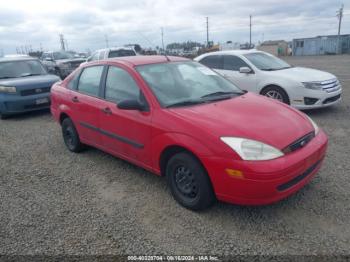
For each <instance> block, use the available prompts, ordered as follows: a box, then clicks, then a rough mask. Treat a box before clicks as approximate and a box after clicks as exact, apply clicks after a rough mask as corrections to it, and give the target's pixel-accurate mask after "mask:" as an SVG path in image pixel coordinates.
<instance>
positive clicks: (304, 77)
mask: <svg viewBox="0 0 350 262" xmlns="http://www.w3.org/2000/svg"><path fill="white" fill-rule="evenodd" d="M267 73H268V74H269V75H271V76H276V77H277V76H279V77H281V76H282V77H285V78H288V79H293V80H295V81H299V82H313V81H325V80H330V79H332V78H336V77H335V76H334V75H332V74H330V73H327V72H324V71H320V70H316V69H312V68H306V67H291V68H288V69H282V70H276V71H267Z"/></svg>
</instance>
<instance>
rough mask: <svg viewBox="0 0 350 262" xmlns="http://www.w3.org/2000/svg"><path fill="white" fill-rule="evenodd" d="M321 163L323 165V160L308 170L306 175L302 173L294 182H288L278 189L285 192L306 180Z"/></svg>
mask: <svg viewBox="0 0 350 262" xmlns="http://www.w3.org/2000/svg"><path fill="white" fill-rule="evenodd" d="M320 163H321V160H319V161H317V162H316V163H315V164H313V165H312V166H310V167H309V168H308V169H306V171H305V172H304V173H302V174H301V175H299V176H297V177H294V178H293V179H292V180H289V181H288V182H286V183H284V184H282V185H279V186H278V187H277V190H278V191H284V190H287V189H289V188H291V187H292V186H294V185H296V184H298V183H299V182H301V181H302V180H304V179H305V178H306V177H307V176H308V175H310V174H311V173H312V172H313V171H314V170H315V169H316V168H317V166H318V165H319V164H320Z"/></svg>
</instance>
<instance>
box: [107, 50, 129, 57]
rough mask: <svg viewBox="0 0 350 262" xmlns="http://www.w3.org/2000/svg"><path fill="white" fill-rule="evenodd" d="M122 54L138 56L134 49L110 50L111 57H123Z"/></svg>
mask: <svg viewBox="0 0 350 262" xmlns="http://www.w3.org/2000/svg"><path fill="white" fill-rule="evenodd" d="M121 56H136V54H135V52H134V51H132V50H126V49H120V50H113V51H110V52H109V55H108V57H109V58H112V57H121Z"/></svg>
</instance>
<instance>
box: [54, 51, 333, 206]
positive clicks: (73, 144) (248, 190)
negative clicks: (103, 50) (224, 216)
mask: <svg viewBox="0 0 350 262" xmlns="http://www.w3.org/2000/svg"><path fill="white" fill-rule="evenodd" d="M51 101H52V103H51V112H52V115H53V116H54V118H55V120H56V121H57V122H59V123H60V124H61V126H62V133H63V139H64V142H65V144H66V146H67V147H68V149H69V150H70V151H73V152H79V151H80V150H82V149H83V147H84V145H90V146H93V147H97V148H99V149H101V150H103V151H106V152H108V153H110V154H112V155H114V156H116V157H120V158H122V159H125V160H127V161H129V162H131V163H134V164H136V165H138V166H141V167H143V168H145V169H147V170H150V171H151V172H153V173H155V174H157V175H161V176H165V177H166V179H167V182H168V185H169V187H170V189H171V192H172V194H173V196H174V198H175V199H176V200H177V201H178V202H179V203H180V204H181V205H183V206H185V207H187V208H190V209H193V210H199V209H204V208H207V207H209V206H210V205H211V204H212V203H214V201H215V200H216V199H218V200H221V201H226V202H230V203H236V204H244V205H261V204H269V203H272V202H276V201H278V200H280V199H282V198H285V197H287V196H289V195H291V194H292V193H294V192H296V191H297V190H299V189H300V188H302V187H303V186H304V185H305V184H307V183H308V182H309V181H310V180H311V179H312V177H313V176H314V175H315V174H316V172H317V171H318V170H319V168H320V167H321V163H322V160H323V158H324V156H325V153H326V148H327V141H328V139H327V137H326V135H325V133H324V132H323V131H322V130H320V129H319V128H318V127H317V125H316V124H315V123H314V122H313V121H312V120H311V119H310V118H308V117H307V116H306V115H305V114H304V113H302V112H300V111H297V110H295V109H293V108H291V107H289V106H287V105H284V104H282V103H280V102H278V101H274V100H272V99H270V98H266V97H263V96H259V95H255V94H252V93H245V92H243V91H241V90H240V89H238V88H237V87H236V86H234V85H233V84H232V83H231V82H229V81H227V80H225V79H224V78H222V77H221V76H219V75H218V74H216V73H215V72H214V71H212V70H210V69H209V68H207V67H205V66H203V65H201V64H198V63H196V62H193V61H190V60H187V59H183V58H176V57H165V56H149V57H148V56H136V57H124V58H118V59H113V60H106V61H99V62H95V63H88V64H85V65H84V66H81V67H80V68H78V69H77V70H76V71H75V72H73V73H72V74H71V75H70V76H69V77H67V78H66V79H65V80H64V81H63V82H60V83H57V84H55V85H54V86H53V88H52V100H51Z"/></svg>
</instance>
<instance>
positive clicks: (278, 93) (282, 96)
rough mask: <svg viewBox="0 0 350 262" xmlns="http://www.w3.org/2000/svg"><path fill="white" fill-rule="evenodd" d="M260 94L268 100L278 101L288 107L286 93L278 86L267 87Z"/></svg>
mask: <svg viewBox="0 0 350 262" xmlns="http://www.w3.org/2000/svg"><path fill="white" fill-rule="evenodd" d="M261 94H262V95H263V96H267V97H269V98H272V99H275V100H278V101H280V102H282V103H285V104H287V105H289V97H288V94H287V93H286V91H284V90H283V89H282V88H280V87H278V86H270V87H267V88H265V89H264V90H263V91H262V92H261Z"/></svg>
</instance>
